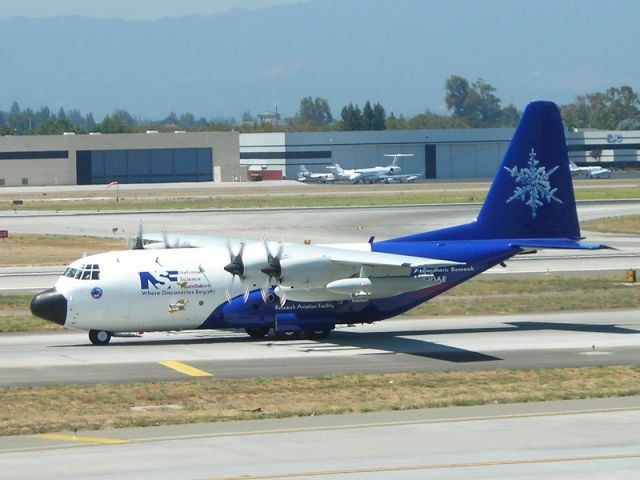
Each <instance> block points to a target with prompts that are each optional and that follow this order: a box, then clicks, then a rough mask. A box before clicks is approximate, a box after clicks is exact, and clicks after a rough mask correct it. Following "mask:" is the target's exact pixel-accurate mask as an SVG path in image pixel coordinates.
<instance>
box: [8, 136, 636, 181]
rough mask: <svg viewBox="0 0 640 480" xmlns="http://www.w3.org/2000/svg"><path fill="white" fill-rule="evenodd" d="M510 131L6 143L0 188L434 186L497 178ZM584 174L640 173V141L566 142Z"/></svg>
mask: <svg viewBox="0 0 640 480" xmlns="http://www.w3.org/2000/svg"><path fill="white" fill-rule="evenodd" d="M513 132H514V130H513V129H511V128H487V129H456V130H397V131H366V132H314V133H246V134H239V133H238V132H233V131H232V132H174V133H158V132H154V131H151V132H148V133H129V134H108V135H107V134H104V135H100V134H83V135H74V134H64V135H25V136H3V137H0V186H3V185H4V186H20V185H76V184H77V185H90V184H95V185H99V184H108V183H111V182H114V181H116V182H119V183H160V182H162V183H167V182H169V183H170V182H211V181H214V182H230V181H244V180H246V179H247V170H248V169H249V168H252V169H253V170H254V171H256V170H258V171H261V172H263V173H264V179H280V178H287V179H296V178H297V176H298V171H299V168H300V166H301V165H305V166H306V167H307V168H309V170H311V171H315V172H327V171H328V170H327V169H326V167H327V166H329V165H332V164H333V163H336V162H337V163H340V164H341V165H342V167H343V168H363V167H371V166H376V165H387V164H389V163H390V162H391V159H390V158H389V157H385V155H388V154H395V153H410V154H413V156H412V157H401V158H400V165H401V166H402V167H403V170H402V173H406V174H413V173H416V174H417V173H421V172H424V173H423V175H424V176H425V177H426V178H428V179H473V178H491V177H493V176H494V175H495V172H496V169H497V168H498V166H499V164H500V161H501V159H502V157H503V155H504V153H505V152H506V149H507V148H508V146H509V142H510V140H511V137H512V135H513ZM567 144H568V147H569V152H570V156H571V157H572V158H573V159H574V160H575V161H576V162H577V163H578V164H588V165H604V166H609V167H611V166H614V167H627V168H628V167H629V166H636V165H637V166H640V163H638V151H639V150H640V131H625V132H607V131H584V132H568V133H567Z"/></svg>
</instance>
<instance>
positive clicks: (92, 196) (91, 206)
mask: <svg viewBox="0 0 640 480" xmlns="http://www.w3.org/2000/svg"><path fill="white" fill-rule="evenodd" d="M470 185H471V186H468V185H467V184H456V183H451V184H440V183H438V184H416V185H403V186H396V185H375V186H372V187H371V186H368V187H367V190H364V189H363V188H360V187H361V186H353V185H339V186H335V187H329V188H327V189H325V188H320V189H317V188H313V187H312V188H305V189H302V190H298V189H283V190H279V189H277V188H275V187H274V188H269V189H264V190H263V191H260V192H259V193H255V192H256V191H255V190H249V189H243V190H238V189H236V190H229V191H221V192H220V193H216V194H215V195H211V194H210V193H208V192H203V191H197V192H194V191H185V192H175V191H174V192H171V193H170V194H169V195H168V196H167V195H165V196H161V197H158V196H157V192H153V191H128V192H123V193H122V196H120V197H119V199H118V202H117V203H116V201H115V198H111V197H105V196H104V193H103V192H98V193H95V192H88V193H86V192H85V193H83V196H76V195H74V194H68V193H61V194H58V195H59V196H58V197H56V196H55V195H47V196H46V197H43V196H37V195H33V194H31V195H29V194H26V195H23V196H22V198H21V200H22V202H23V203H22V204H21V205H14V204H13V200H14V199H13V198H8V197H6V196H4V197H3V198H0V210H5V211H6V210H8V211H16V212H19V211H25V210H26V211H29V210H42V211H101V210H110V211H111V210H114V211H144V210H188V209H226V208H230V209H233V208H258V207H260V208H265V207H266V208H294V207H295V208H304V207H337V206H341V207H354V206H381V205H387V206H392V205H423V204H450V203H478V204H479V203H482V202H483V201H484V199H485V197H486V194H487V190H488V184H482V185H478V184H470ZM637 198H640V187H638V186H637V185H636V184H625V183H621V184H617V185H616V186H608V185H598V184H593V185H590V184H585V185H580V187H579V188H576V199H577V200H623V199H637Z"/></svg>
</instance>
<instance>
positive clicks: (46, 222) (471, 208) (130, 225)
mask: <svg viewBox="0 0 640 480" xmlns="http://www.w3.org/2000/svg"><path fill="white" fill-rule="evenodd" d="M479 209H480V206H479V205H429V206H400V207H363V208H358V207H351V208H304V209H264V210H260V209H257V210H218V211H174V212H127V213H42V212H33V213H31V214H29V213H18V214H13V213H10V212H4V213H0V223H1V224H2V228H3V229H8V230H9V232H16V233H54V234H66V235H93V236H103V237H112V236H114V235H115V236H120V237H125V238H128V237H131V236H135V235H136V234H137V232H138V228H139V223H140V222H142V224H143V226H144V231H145V232H147V233H151V232H156V233H157V232H161V231H166V232H168V233H169V234H174V233H175V234H190V235H219V236H220V235H221V236H225V235H229V236H241V235H242V234H244V235H246V236H247V238H255V239H261V238H262V237H263V235H266V236H267V237H269V238H275V239H281V238H284V240H285V241H296V242H300V241H303V240H305V239H309V240H311V241H313V242H315V243H323V242H324V243H328V242H357V241H363V242H365V241H367V240H368V239H369V237H370V236H372V235H373V236H375V237H377V238H379V239H386V238H392V237H397V236H401V235H408V234H412V233H416V232H421V231H427V230H433V229H437V228H444V227H449V226H452V225H457V224H461V223H465V222H469V221H471V220H473V219H474V218H475V216H476V215H477V213H478V211H479ZM638 211H640V201H617V202H616V201H602V202H584V203H580V204H579V205H578V215H579V217H580V219H581V220H582V221H584V220H590V219H594V218H602V217H609V216H620V215H631V214H636V213H638ZM114 231H115V233H114ZM596 237H597V238H600V236H595V237H594V238H596Z"/></svg>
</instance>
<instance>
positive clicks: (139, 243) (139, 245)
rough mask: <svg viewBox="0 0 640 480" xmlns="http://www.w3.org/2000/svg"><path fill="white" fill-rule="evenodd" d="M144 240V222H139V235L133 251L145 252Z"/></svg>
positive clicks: (134, 242)
mask: <svg viewBox="0 0 640 480" xmlns="http://www.w3.org/2000/svg"><path fill="white" fill-rule="evenodd" d="M142 238H143V237H142V222H141V221H138V235H137V236H136V237H135V238H134V239H133V246H132V247H131V250H144V241H143V240H142Z"/></svg>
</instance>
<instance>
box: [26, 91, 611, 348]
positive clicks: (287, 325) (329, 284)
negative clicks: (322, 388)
mask: <svg viewBox="0 0 640 480" xmlns="http://www.w3.org/2000/svg"><path fill="white" fill-rule="evenodd" d="M580 240H581V236H580V226H579V224H578V217H577V214H576V205H575V198H574V193H573V185H572V183H571V172H570V169H569V160H568V156H567V148H566V143H565V137H564V128H563V125H562V120H561V118H560V112H559V111H558V108H557V107H556V105H555V104H553V103H550V102H533V103H531V104H529V105H528V106H527V108H526V110H525V112H524V114H523V117H522V119H521V121H520V124H519V126H518V128H517V130H516V133H515V135H514V137H513V139H512V141H511V145H510V146H509V149H508V151H507V153H506V155H505V157H504V160H503V162H502V165H501V166H500V168H499V170H498V173H497V175H496V177H495V180H494V182H493V184H492V186H491V188H490V190H489V193H488V195H487V198H486V201H485V202H484V205H483V206H482V209H481V210H480V213H479V215H478V218H477V219H476V220H474V221H472V222H470V223H467V224H464V225H458V226H454V227H449V228H445V229H441V230H435V231H431V232H424V233H417V234H415V235H410V236H406V237H401V238H392V239H388V240H383V241H374V239H373V238H372V239H370V240H369V241H368V242H364V243H361V244H346V245H345V244H343V245H317V246H316V245H294V244H289V243H284V242H268V241H263V242H260V241H252V242H249V241H246V240H225V239H208V240H203V239H200V240H198V239H191V240H187V241H186V242H185V243H183V244H180V245H178V247H181V246H182V247H185V248H163V247H166V244H167V243H168V242H165V244H163V243H162V242H159V243H151V244H149V243H148V242H149V241H150V238H146V239H145V238H144V236H143V235H140V236H139V237H138V238H137V239H136V245H135V246H134V249H132V250H125V251H116V252H109V253H102V254H98V255H91V256H88V257H85V258H82V259H80V260H77V261H75V262H73V263H72V264H71V265H70V266H69V267H68V268H67V269H66V271H65V272H64V275H63V276H62V277H60V279H59V280H58V281H57V282H56V285H55V287H54V288H51V289H49V290H47V291H44V292H42V293H40V294H38V295H36V296H35V297H34V298H33V300H32V302H31V311H32V312H33V314H34V315H36V316H38V317H41V318H44V319H46V320H50V321H52V322H55V323H58V324H61V325H64V326H65V327H68V328H75V329H84V330H88V331H89V339H90V340H91V342H93V343H94V344H97V345H105V344H107V343H108V342H109V341H110V339H111V337H112V336H117V335H124V334H127V332H139V331H161V330H182V329H219V328H236V329H237V328H242V329H245V330H246V332H247V333H248V334H249V335H251V336H253V337H262V336H264V335H266V334H267V333H268V332H269V330H271V329H273V330H274V332H275V334H276V335H277V336H280V337H289V338H291V337H296V336H299V335H301V334H303V333H304V334H305V335H306V336H307V337H308V338H322V337H325V336H327V335H328V334H329V333H330V332H331V330H333V329H334V328H335V326H336V325H337V324H352V323H371V322H375V321H378V320H383V319H385V318H389V317H393V316H395V315H399V314H401V313H403V312H406V311H407V310H409V309H411V308H413V307H415V306H417V305H420V304H421V303H424V302H426V301H427V300H429V299H431V298H433V297H435V296H437V295H440V294H441V293H443V292H445V291H447V290H449V289H450V288H452V287H455V286H456V285H459V284H460V283H462V282H464V281H466V280H468V279H470V278H472V277H474V276H476V275H478V274H479V273H482V272H484V271H485V270H487V269H488V268H491V267H493V266H494V265H497V264H503V263H504V262H505V261H506V260H508V259H510V258H511V257H513V256H515V255H518V254H522V253H531V252H535V251H536V250H538V249H544V248H553V249H585V250H591V249H599V248H606V247H605V246H602V245H589V244H583V243H581V242H580ZM187 246H188V247H190V248H186V247H187ZM154 247H155V248H154ZM157 247H159V248H157ZM514 301H517V299H514Z"/></svg>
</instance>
